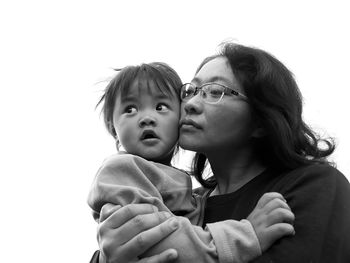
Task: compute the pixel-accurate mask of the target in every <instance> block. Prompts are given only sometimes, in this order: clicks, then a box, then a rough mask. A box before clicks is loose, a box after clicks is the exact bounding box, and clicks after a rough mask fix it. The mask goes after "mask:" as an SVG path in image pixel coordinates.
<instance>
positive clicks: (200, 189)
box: [193, 186, 212, 196]
mask: <svg viewBox="0 0 350 263" xmlns="http://www.w3.org/2000/svg"><path fill="white" fill-rule="evenodd" d="M211 191H212V189H208V188H204V187H203V186H201V187H198V188H194V189H193V193H194V194H196V195H199V196H207V195H208V194H209V193H210V192H211Z"/></svg>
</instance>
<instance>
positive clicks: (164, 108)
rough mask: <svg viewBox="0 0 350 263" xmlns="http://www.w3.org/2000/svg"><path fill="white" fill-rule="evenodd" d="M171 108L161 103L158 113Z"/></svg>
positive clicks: (158, 106) (157, 108)
mask: <svg viewBox="0 0 350 263" xmlns="http://www.w3.org/2000/svg"><path fill="white" fill-rule="evenodd" d="M168 109H169V107H168V106H167V105H166V104H164V103H159V104H158V105H157V107H156V110H157V111H167V110H168Z"/></svg>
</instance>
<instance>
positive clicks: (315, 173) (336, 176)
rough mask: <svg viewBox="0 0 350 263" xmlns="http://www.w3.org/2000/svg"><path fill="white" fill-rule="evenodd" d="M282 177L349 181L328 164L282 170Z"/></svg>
mask: <svg viewBox="0 0 350 263" xmlns="http://www.w3.org/2000/svg"><path fill="white" fill-rule="evenodd" d="M281 176H282V178H284V179H285V180H287V181H289V182H290V183H292V182H299V181H300V182H304V181H306V182H309V183H312V182H321V181H323V182H325V181H327V182H329V183H331V182H333V183H337V182H344V183H349V182H348V181H347V179H346V177H345V176H344V175H343V174H342V173H341V172H340V171H339V170H338V169H336V168H335V167H333V166H330V165H328V164H313V165H307V166H302V167H299V168H297V169H294V170H290V171H287V172H284V173H283V174H282V175H281Z"/></svg>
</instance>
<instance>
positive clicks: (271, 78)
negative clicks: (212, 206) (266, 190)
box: [192, 42, 335, 188]
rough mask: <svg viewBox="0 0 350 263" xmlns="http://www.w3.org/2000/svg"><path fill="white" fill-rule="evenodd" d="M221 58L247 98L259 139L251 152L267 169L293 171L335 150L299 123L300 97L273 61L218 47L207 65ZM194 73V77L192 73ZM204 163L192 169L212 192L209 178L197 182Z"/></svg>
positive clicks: (198, 160)
mask: <svg viewBox="0 0 350 263" xmlns="http://www.w3.org/2000/svg"><path fill="white" fill-rule="evenodd" d="M222 56H223V57H226V58H227V59H228V61H229V64H230V66H231V68H232V71H233V74H234V75H235V77H236V79H237V80H238V82H239V83H240V84H241V85H242V87H243V90H244V91H245V94H246V95H247V97H248V99H249V104H250V106H251V109H252V113H253V114H252V115H253V118H255V119H254V121H255V122H256V123H258V125H259V127H261V128H262V129H263V130H264V132H265V136H263V137H262V138H259V139H255V140H256V141H255V144H254V145H255V150H256V152H257V153H258V156H259V157H260V159H261V160H262V161H263V162H264V164H265V165H267V166H273V167H275V168H278V169H283V170H284V169H294V168H297V167H300V166H303V165H308V164H313V163H329V162H328V161H327V160H326V157H327V156H329V155H330V154H331V153H332V152H333V151H334V149H335V144H334V140H333V139H332V138H329V139H322V138H321V137H320V136H318V135H317V134H316V133H315V132H314V131H313V130H312V129H311V128H310V127H308V126H307V125H306V124H305V123H304V121H303V119H302V96H301V93H300V91H299V88H298V86H297V83H296V81H295V79H294V77H293V74H292V73H291V72H290V71H289V70H288V69H287V68H286V67H285V66H284V65H283V64H282V63H281V62H280V61H279V60H277V59H276V58H275V57H274V56H272V55H270V54H269V53H267V52H265V51H263V50H260V49H257V48H252V47H246V46H242V45H238V44H235V43H231V42H230V43H224V44H223V45H222V48H221V51H220V52H219V54H217V55H215V56H211V57H208V58H206V59H205V60H204V61H203V62H202V63H201V64H200V66H199V68H198V69H197V72H198V71H199V70H200V69H201V68H202V67H203V65H205V64H206V63H207V62H209V61H211V60H212V59H214V58H217V57H222ZM197 72H196V73H197ZM206 162H207V158H206V156H205V155H204V154H202V153H197V154H196V155H195V157H194V160H193V164H192V168H193V173H194V175H195V177H196V178H197V180H198V181H199V182H200V183H201V184H202V185H203V186H204V187H209V188H211V187H214V186H215V184H216V182H215V180H214V178H213V177H211V178H209V179H204V178H203V171H204V168H205V167H206Z"/></svg>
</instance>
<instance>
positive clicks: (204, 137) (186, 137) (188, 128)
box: [179, 57, 253, 155]
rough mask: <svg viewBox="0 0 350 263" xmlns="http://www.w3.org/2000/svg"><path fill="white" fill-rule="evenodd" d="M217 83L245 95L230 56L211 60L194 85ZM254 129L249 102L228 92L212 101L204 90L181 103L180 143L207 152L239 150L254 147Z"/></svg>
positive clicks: (197, 76)
mask: <svg viewBox="0 0 350 263" xmlns="http://www.w3.org/2000/svg"><path fill="white" fill-rule="evenodd" d="M208 82H217V83H220V84H223V85H225V86H227V87H231V88H233V89H235V90H237V91H238V92H241V93H243V94H244V91H243V89H242V87H241V85H240V84H239V83H238V81H237V80H236V78H235V76H234V74H233V72H232V69H231V67H230V65H229V62H228V60H227V58H226V57H217V58H215V59H213V60H211V61H209V62H207V63H206V64H205V65H204V66H203V67H202V68H201V70H200V71H199V72H198V73H197V74H196V76H195V77H194V79H193V80H192V82H191V83H192V84H194V85H196V86H201V85H203V84H204V83H208ZM252 132H253V125H252V116H251V110H250V106H249V104H248V103H247V102H246V101H245V100H244V99H242V98H241V97H237V96H235V95H232V94H231V95H226V94H225V95H224V97H223V98H222V100H221V101H220V102H219V103H217V104H208V103H206V102H205V101H203V100H202V99H201V97H200V93H198V94H197V95H196V96H194V97H192V98H191V99H189V100H188V101H186V102H182V104H181V121H180V138H179V143H180V146H181V147H182V148H184V149H187V150H191V151H196V152H200V153H204V154H207V155H208V154H210V153H214V154H216V153H219V152H218V151H220V153H224V152H226V153H227V152H228V151H229V152H232V151H234V152H236V153H237V151H238V150H239V149H241V148H246V147H250V139H251V136H252Z"/></svg>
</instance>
